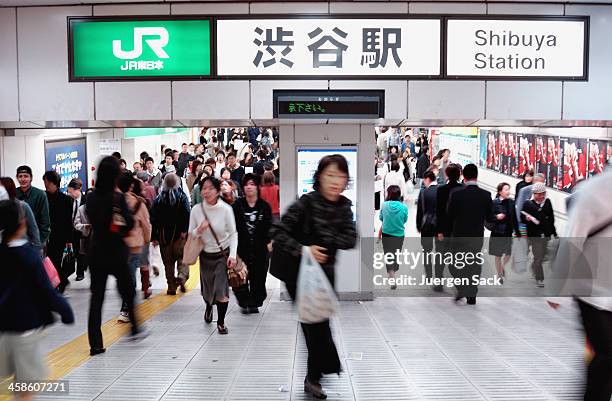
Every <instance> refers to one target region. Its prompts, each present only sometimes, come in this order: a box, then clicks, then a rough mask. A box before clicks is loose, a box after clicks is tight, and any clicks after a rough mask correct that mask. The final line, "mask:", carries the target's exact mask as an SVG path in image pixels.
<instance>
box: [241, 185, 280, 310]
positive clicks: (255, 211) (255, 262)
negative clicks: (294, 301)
mask: <svg viewBox="0 0 612 401" xmlns="http://www.w3.org/2000/svg"><path fill="white" fill-rule="evenodd" d="M260 181H261V179H260V177H259V176H258V175H256V174H252V173H249V174H246V175H245V176H244V178H243V179H242V190H243V191H244V197H242V198H239V199H238V200H236V201H235V202H234V204H233V205H232V208H233V209H234V218H235V219H236V231H238V256H240V259H242V261H243V262H244V263H245V264H246V265H247V268H248V271H249V274H248V279H247V282H246V283H245V285H243V286H240V287H238V288H233V291H234V294H235V295H236V299H237V300H238V304H239V305H240V307H241V311H242V313H245V314H246V313H259V309H258V308H259V307H260V306H262V305H263V302H264V301H265V299H266V296H267V293H266V276H267V275H268V243H269V242H270V227H271V226H272V209H270V205H268V203H267V202H266V201H264V200H263V199H261V198H260V197H259V184H260Z"/></svg>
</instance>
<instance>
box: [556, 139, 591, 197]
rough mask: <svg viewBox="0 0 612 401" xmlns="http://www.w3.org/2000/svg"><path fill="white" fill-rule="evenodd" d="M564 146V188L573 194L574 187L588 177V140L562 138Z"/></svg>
mask: <svg viewBox="0 0 612 401" xmlns="http://www.w3.org/2000/svg"><path fill="white" fill-rule="evenodd" d="M561 143H562V145H563V186H562V189H563V190H564V191H565V192H572V189H573V188H574V186H575V185H576V184H577V183H578V182H579V181H582V180H584V179H585V178H586V177H587V164H588V163H587V140H586V139H576V138H562V139H561Z"/></svg>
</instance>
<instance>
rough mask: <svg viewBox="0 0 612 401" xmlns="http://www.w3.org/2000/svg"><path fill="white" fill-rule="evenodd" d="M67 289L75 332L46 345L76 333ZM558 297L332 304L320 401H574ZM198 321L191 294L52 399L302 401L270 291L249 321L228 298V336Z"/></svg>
mask: <svg viewBox="0 0 612 401" xmlns="http://www.w3.org/2000/svg"><path fill="white" fill-rule="evenodd" d="M158 280H159V279H158ZM162 285H163V283H158V287H161V286H162ZM72 294H73V295H72V296H71V302H72V303H73V305H74V307H75V309H76V310H77V315H78V316H79V319H78V320H79V321H80V323H79V324H80V325H79V324H77V325H76V326H75V327H74V328H66V327H65V326H61V325H56V326H54V327H53V328H52V329H51V330H50V334H49V337H48V339H47V341H48V342H49V344H53V345H57V344H59V343H60V342H61V341H60V338H62V339H64V341H68V340H69V339H70V338H71V337H74V336H75V335H78V334H79V330H81V331H80V333H82V332H84V330H83V327H82V321H83V317H84V316H85V315H86V308H83V306H84V305H86V302H85V300H86V297H87V292H86V291H85V290H76V289H73V290H72ZM108 298H109V300H108V303H107V305H106V307H105V310H106V317H109V316H113V315H114V314H116V310H117V307H118V300H117V296H116V295H115V293H114V291H113V292H111V291H109V293H108ZM560 302H561V303H562V304H563V306H562V307H561V308H560V309H559V310H553V309H551V308H549V307H548V306H547V304H546V302H545V300H544V299H542V298H533V297H531V298H479V299H478V304H477V305H476V306H467V305H462V306H457V305H454V304H453V302H452V301H451V299H450V298H414V297H412V298H399V297H395V298H377V299H376V300H375V301H373V302H342V303H341V307H340V311H339V313H338V315H337V316H336V317H335V318H334V319H333V321H332V327H333V331H334V336H335V339H336V342H337V345H338V349H339V352H340V353H341V358H342V361H343V367H344V372H343V373H342V374H341V375H340V376H339V377H337V376H335V377H332V376H330V377H326V378H325V379H324V380H323V385H324V387H325V389H326V390H327V392H328V394H329V399H330V400H381V401H392V400H432V401H433V400H436V401H438V400H466V401H467V400H469V401H472V400H529V401H536V400H579V399H581V391H582V383H583V373H584V359H583V356H584V340H583V336H582V333H581V330H580V326H579V323H578V320H577V316H576V315H575V309H574V307H573V305H572V304H571V301H570V300H568V299H565V300H560ZM80 309H83V310H80ZM84 314H85V315H84ZM202 314H203V303H202V300H201V298H200V296H199V290H194V291H191V292H190V293H189V294H188V295H187V296H185V297H183V298H182V299H180V300H179V301H177V302H176V303H175V304H173V305H172V306H171V307H169V308H168V309H166V310H165V311H163V312H161V313H160V314H158V315H156V316H155V317H154V318H153V319H151V320H150V321H149V322H148V323H147V326H148V328H149V329H150V330H151V335H150V336H149V337H148V338H147V339H145V340H144V341H142V342H140V343H131V342H129V341H127V340H125V339H122V340H120V341H119V342H117V343H116V344H114V345H113V346H111V347H110V348H109V349H108V351H107V352H106V354H103V355H100V356H96V357H94V358H92V359H90V360H88V361H87V362H86V363H85V364H83V365H81V366H80V367H79V368H77V369H75V370H74V371H72V372H71V373H70V374H69V375H68V376H67V377H66V378H65V379H67V380H69V381H70V395H69V396H68V397H62V399H63V400H79V401H81V400H147V401H149V400H164V401H170V400H215V401H219V400H244V401H256V400H266V401H267V400H306V399H310V398H309V397H308V396H307V395H305V394H304V392H303V388H302V387H303V385H302V383H303V377H304V375H305V369H306V366H305V362H306V353H305V346H304V340H303V336H302V333H301V330H300V329H299V326H298V324H297V322H296V316H295V310H294V307H293V305H292V304H291V303H290V302H282V301H280V300H279V290H278V289H272V290H271V294H270V297H269V300H268V301H267V302H266V304H265V306H264V307H263V308H262V313H260V314H258V315H248V316H245V315H241V314H240V313H239V311H238V309H237V308H236V305H235V304H234V303H232V304H231V306H230V311H229V315H228V319H227V325H228V327H229V330H230V334H229V335H227V336H220V335H218V334H217V332H216V331H215V330H214V328H215V326H214V325H207V324H205V323H204V322H203V320H202ZM38 399H40V400H46V399H49V400H57V399H58V398H57V397H56V396H39V397H38Z"/></svg>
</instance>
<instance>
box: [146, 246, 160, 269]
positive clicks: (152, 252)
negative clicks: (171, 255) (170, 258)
mask: <svg viewBox="0 0 612 401" xmlns="http://www.w3.org/2000/svg"><path fill="white" fill-rule="evenodd" d="M149 264H150V265H151V267H153V266H155V267H157V268H158V269H161V268H163V267H164V262H163V260H162V257H161V251H160V249H159V246H154V245H153V244H149Z"/></svg>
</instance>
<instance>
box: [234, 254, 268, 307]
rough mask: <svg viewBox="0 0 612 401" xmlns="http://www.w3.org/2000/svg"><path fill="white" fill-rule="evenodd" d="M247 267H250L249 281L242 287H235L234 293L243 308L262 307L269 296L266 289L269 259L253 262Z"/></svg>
mask: <svg viewBox="0 0 612 401" xmlns="http://www.w3.org/2000/svg"><path fill="white" fill-rule="evenodd" d="M247 268H248V269H249V275H248V279H247V282H246V284H245V285H243V286H241V287H238V288H233V291H234V295H235V296H236V299H237V300H238V305H240V306H241V307H242V308H248V307H260V306H262V305H263V303H264V301H265V300H266V297H267V296H268V293H267V291H266V277H267V276H268V259H267V258H266V259H265V260H261V261H257V262H253V263H251V264H250V265H247Z"/></svg>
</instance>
